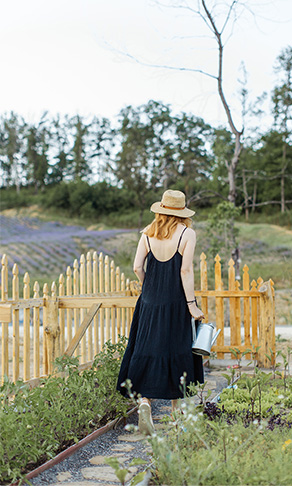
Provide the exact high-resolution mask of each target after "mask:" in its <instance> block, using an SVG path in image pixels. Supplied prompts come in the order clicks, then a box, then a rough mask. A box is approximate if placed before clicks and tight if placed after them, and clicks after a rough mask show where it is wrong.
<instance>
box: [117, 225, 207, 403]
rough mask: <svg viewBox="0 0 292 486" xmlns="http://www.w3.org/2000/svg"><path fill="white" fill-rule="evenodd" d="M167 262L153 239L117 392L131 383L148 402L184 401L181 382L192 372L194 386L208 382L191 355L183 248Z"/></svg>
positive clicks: (199, 361) (197, 359)
mask: <svg viewBox="0 0 292 486" xmlns="http://www.w3.org/2000/svg"><path fill="white" fill-rule="evenodd" d="M185 230H186V228H184V230H183V232H182V234H181V236H180V238H179V241H178V245H177V250H176V252H175V254H174V255H173V256H172V257H171V258H170V259H169V260H167V261H159V260H157V259H156V258H155V256H154V255H153V253H152V251H151V248H150V243H149V239H148V237H147V241H148V245H149V253H148V255H147V267H146V274H145V278H144V282H143V286H142V293H141V295H140V297H139V298H138V301H137V303H136V307H135V311H134V315H133V320H132V324H131V330H130V335H129V341H128V345H127V348H126V351H125V354H124V357H123V360H122V364H121V368H120V373H119V377H118V383H117V389H118V390H119V391H120V392H121V393H122V394H123V395H127V390H126V388H125V387H123V386H121V384H122V383H123V382H125V380H126V379H127V378H128V379H130V380H131V383H132V391H133V392H135V393H136V394H141V395H142V397H147V398H162V399H172V400H173V399H176V398H183V392H182V387H181V384H180V378H181V376H182V375H183V373H184V372H186V373H187V376H186V385H187V386H188V385H189V383H190V382H195V383H197V382H199V383H204V372H203V363H202V357H201V356H198V355H195V354H193V353H192V350H191V343H192V327H191V314H190V312H189V310H188V305H187V303H186V297H185V293H184V289H183V286H182V281H181V276H180V269H181V264H182V255H181V254H180V253H179V251H178V250H179V245H180V242H181V238H182V235H183V233H184V231H185Z"/></svg>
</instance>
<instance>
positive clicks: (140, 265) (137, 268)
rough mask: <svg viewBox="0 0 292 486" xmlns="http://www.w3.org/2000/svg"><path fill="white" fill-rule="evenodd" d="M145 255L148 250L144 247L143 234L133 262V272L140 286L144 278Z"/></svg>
mask: <svg viewBox="0 0 292 486" xmlns="http://www.w3.org/2000/svg"><path fill="white" fill-rule="evenodd" d="M147 254H148V249H147V247H146V237H145V235H144V233H143V234H142V236H141V238H140V241H139V243H138V247H137V251H136V255H135V260H134V266H133V270H134V272H135V274H136V275H137V277H138V279H139V280H140V282H141V284H143V281H144V277H145V270H144V263H145V259H146V256H147Z"/></svg>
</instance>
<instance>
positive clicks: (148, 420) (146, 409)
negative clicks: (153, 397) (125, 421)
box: [138, 398, 154, 435]
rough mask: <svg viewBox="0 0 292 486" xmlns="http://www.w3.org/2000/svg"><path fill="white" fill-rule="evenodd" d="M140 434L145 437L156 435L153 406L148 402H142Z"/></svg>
mask: <svg viewBox="0 0 292 486" xmlns="http://www.w3.org/2000/svg"><path fill="white" fill-rule="evenodd" d="M138 414H139V422H138V427H139V432H140V434H144V435H151V434H153V433H154V424H153V420H152V415H151V405H150V403H149V402H148V400H143V398H142V400H141V401H140V404H139V410H138Z"/></svg>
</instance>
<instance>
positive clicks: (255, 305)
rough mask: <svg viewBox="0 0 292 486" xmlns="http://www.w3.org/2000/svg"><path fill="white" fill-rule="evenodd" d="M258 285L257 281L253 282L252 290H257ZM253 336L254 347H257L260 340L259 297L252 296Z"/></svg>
mask: <svg viewBox="0 0 292 486" xmlns="http://www.w3.org/2000/svg"><path fill="white" fill-rule="evenodd" d="M256 286H257V283H256V281H255V280H252V282H251V288H252V290H254V289H256ZM251 336H252V345H253V346H254V347H257V346H258V345H259V338H258V297H257V296H252V297H251Z"/></svg>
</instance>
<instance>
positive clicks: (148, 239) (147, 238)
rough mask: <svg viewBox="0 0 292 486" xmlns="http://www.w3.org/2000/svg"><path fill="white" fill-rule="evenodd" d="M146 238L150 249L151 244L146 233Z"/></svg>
mask: <svg viewBox="0 0 292 486" xmlns="http://www.w3.org/2000/svg"><path fill="white" fill-rule="evenodd" d="M146 240H147V243H148V247H149V251H151V246H150V241H149V236H148V235H146Z"/></svg>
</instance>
